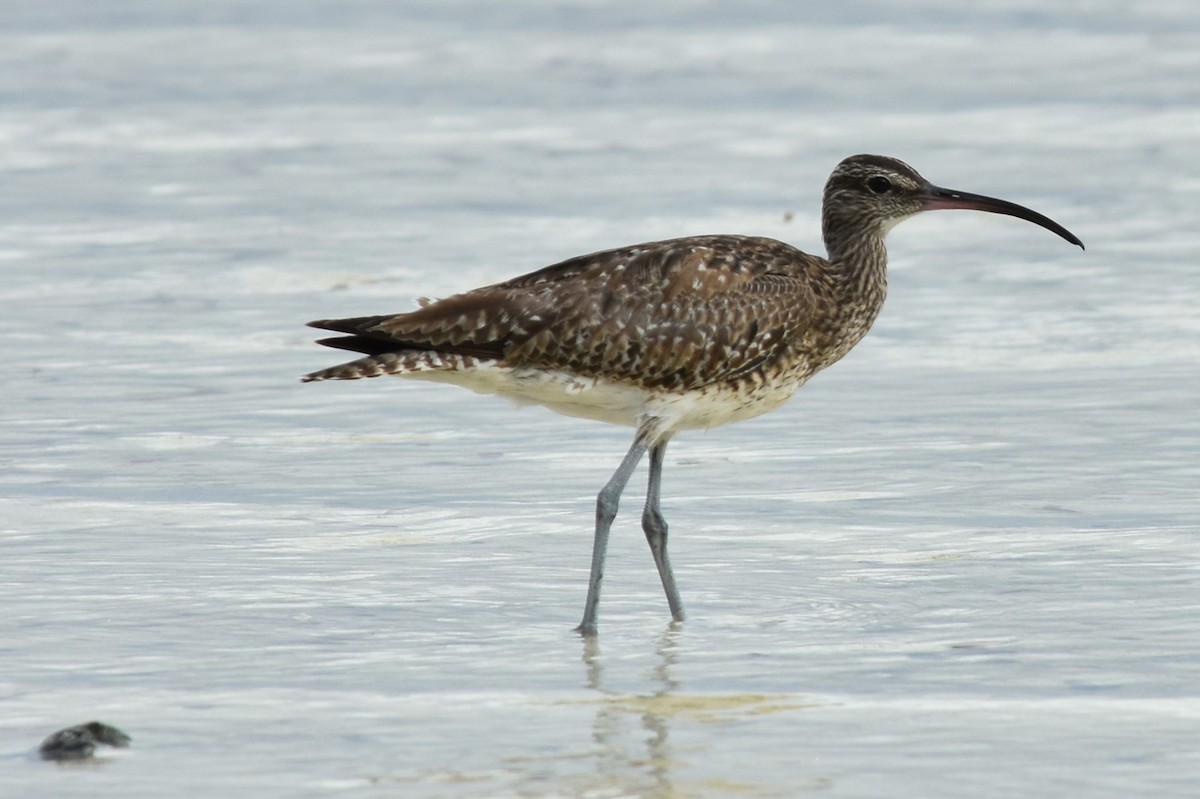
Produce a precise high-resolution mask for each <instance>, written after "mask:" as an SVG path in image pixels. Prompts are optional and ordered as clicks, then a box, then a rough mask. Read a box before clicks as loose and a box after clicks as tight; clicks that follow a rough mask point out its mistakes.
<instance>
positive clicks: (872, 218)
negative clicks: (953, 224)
mask: <svg viewBox="0 0 1200 799" xmlns="http://www.w3.org/2000/svg"><path fill="white" fill-rule="evenodd" d="M951 208H966V209H970V210H975V211H988V212H990V213H993V214H1007V215H1008V216H1015V217H1017V218H1019V219H1024V220H1026V221H1027V222H1033V223H1034V224H1035V225H1041V226H1042V227H1044V228H1046V229H1047V230H1050V231H1053V232H1054V233H1057V234H1058V235H1059V236H1062V237H1063V238H1064V239H1066V240H1067V241H1069V242H1071V243H1072V244H1076V245H1078V246H1079V247H1081V248H1082V247H1083V242H1081V241H1080V240H1079V239H1078V238H1077V237H1076V236H1075V234H1073V233H1071V231H1069V230H1067V229H1066V228H1065V227H1063V226H1062V225H1060V224H1058V223H1057V222H1055V221H1054V220H1052V219H1050V218H1048V217H1045V216H1042V215H1041V214H1039V213H1038V212H1036V211H1031V210H1030V209H1028V208H1026V207H1024V206H1021V205H1017V204H1016V203H1010V202H1008V201H1007V200H997V199H996V198H994V197H985V196H983V195H982V194H968V193H967V192H963V191H954V190H952V189H943V188H941V187H940V186H935V185H933V184H932V183H930V182H929V181H928V180H926V179H925V178H923V177H921V175H920V173H918V172H917V170H915V169H913V168H912V167H911V166H909V165H908V164H906V163H904V162H903V161H900V160H897V159H895V158H888V157H887V156H883V155H852V156H850V157H849V158H847V159H845V160H844V161H842V162H841V163H840V164H838V165H837V168H836V169H834V170H833V174H832V175H830V176H829V181H828V182H827V183H826V184H825V198H824V205H823V208H822V222H823V227H824V231H825V240H826V244H827V245H830V248H831V251H832V249H833V247H832V244H833V242H834V241H839V240H840V239H843V238H847V237H855V236H878V237H882V236H884V235H886V234H887V232H888V231H889V230H891V229H892V227H894V226H895V225H896V224H897V223H898V222H900V221H902V220H904V219H907V218H908V217H910V216H912V215H913V214H918V213H920V212H921V211H935V210H940V209H951ZM831 239H832V240H831Z"/></svg>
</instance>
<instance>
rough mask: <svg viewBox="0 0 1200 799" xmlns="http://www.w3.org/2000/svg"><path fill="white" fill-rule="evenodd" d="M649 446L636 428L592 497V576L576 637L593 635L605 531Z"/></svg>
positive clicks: (645, 435) (642, 431)
mask: <svg viewBox="0 0 1200 799" xmlns="http://www.w3.org/2000/svg"><path fill="white" fill-rule="evenodd" d="M649 446H650V435H649V427H648V426H647V425H642V426H640V427H638V431H637V435H636V436H634V438H633V446H631V447H630V448H629V452H627V453H625V459H624V460H623V461H621V465H620V466H618V467H617V470H616V471H615V472H613V476H612V477H610V478H609V479H608V482H607V483H606V484H605V485H604V488H602V489H601V490H600V494H599V496H597V497H596V539H595V541H594V542H593V543H592V573H591V576H590V577H589V578H588V592H587V600H586V601H585V602H584V604H583V621H581V622H579V626H578V627H576V628H575V632H577V633H579V634H580V635H595V634H596V612H597V611H598V609H599V606H600V581H601V580H603V579H604V555H605V552H606V551H607V550H608V531H609V529H611V528H612V523H613V519H615V518H616V516H617V506H618V504H619V502H620V500H621V492H622V491H624V490H625V484H626V483H628V482H629V477H630V475H632V474H633V470H634V469H636V468H637V465H638V461H640V460H641V459H642V456H643V455H645V454H646V449H647V448H648V447H649Z"/></svg>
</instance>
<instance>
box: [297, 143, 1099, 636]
mask: <svg viewBox="0 0 1200 799" xmlns="http://www.w3.org/2000/svg"><path fill="white" fill-rule="evenodd" d="M935 208H974V209H977V210H984V211H991V212H994V213H1001V214H1008V215H1011V216H1017V217H1020V218H1023V219H1026V220H1028V221H1031V222H1034V223H1036V224H1039V225H1041V226H1043V227H1046V228H1048V229H1050V230H1052V231H1054V232H1055V233H1058V234H1059V235H1060V236H1063V237H1064V238H1066V239H1067V240H1068V241H1071V242H1072V243H1075V244H1079V245H1080V246H1082V244H1080V242H1079V240H1078V239H1077V238H1075V237H1074V236H1073V235H1072V234H1071V233H1069V232H1068V231H1067V230H1066V229H1064V228H1062V227H1061V226H1059V225H1058V224H1057V223H1055V222H1053V221H1051V220H1049V219H1047V218H1046V217H1044V216H1041V215H1040V214H1037V213H1035V212H1033V211H1030V210H1029V209H1027V208H1023V207H1021V206H1018V205H1014V204H1012V203H1008V202H1005V201H1003V200H996V199H993V198H990V197H982V196H979V195H970V194H965V193H962V192H954V191H949V190H946V189H940V188H938V187H936V186H932V185H931V184H930V183H929V182H928V181H926V180H925V179H924V178H922V177H921V176H920V175H919V174H917V172H916V171H915V170H913V169H912V168H911V167H909V166H908V165H906V164H904V163H902V162H900V161H897V160H895V159H891V158H885V157H883V156H872V155H862V156H853V157H851V158H847V159H846V160H844V161H843V162H842V163H841V164H839V165H838V167H837V169H836V170H835V171H834V172H833V174H832V175H831V176H830V178H829V181H828V183H827V184H826V186H825V195H824V204H823V210H822V228H823V234H824V239H825V244H826V247H827V249H828V252H829V257H828V259H826V258H820V257H817V256H814V255H808V254H806V253H804V252H801V251H800V250H797V249H796V248H795V247H792V246H791V245H789V244H785V243H783V242H780V241H776V240H774V239H766V238H757V237H749V236H695V237H690V238H684V239H671V240H668V241H659V242H652V243H648V244H639V245H636V246H633V247H623V248H620V249H615V250H607V251H604V252H597V253H593V254H591V255H584V256H580V257H577V258H572V259H570V260H567V261H563V262H562V263H559V264H555V265H553V266H548V267H545V268H543V269H539V270H538V271H536V272H531V273H529V274H527V275H523V276H521V277H518V278H514V279H512V280H507V281H504V282H502V283H496V284H494V285H491V286H485V287H483V288H478V289H475V290H473V291H467V292H464V293H462V294H457V295H454V296H452V297H448V298H446V299H443V300H439V301H434V302H427V303H426V304H424V306H423V307H421V308H419V309H417V310H415V311H410V312H408V313H402V314H396V315H390V316H368V317H358V318H353V319H335V320H323V321H318V322H310V324H311V325H312V326H313V327H318V328H323V329H326V330H332V331H336V332H339V333H343V334H346V335H344V336H341V337H337V338H328V339H322V340H321V341H320V343H321V344H325V345H327V346H331V347H336V348H340V349H346V350H350V351H353V352H358V353H362V354H363V355H364V356H365V357H362V358H360V359H358V360H356V361H352V362H349V363H345V364H342V365H340V366H334V367H332V368H329V369H323V370H321V371H318V372H313V373H312V374H310V375H308V376H306V377H305V378H304V380H306V381H316V380H354V379H358V378H363V377H376V376H379V375H385V374H391V375H400V376H408V377H416V378H423V379H430V380H442V381H446V382H452V383H457V384H460V385H464V386H467V387H469V388H472V389H474V390H476V391H481V392H489V393H497V394H502V395H506V396H511V397H514V398H517V399H520V400H526V401H531V402H536V403H540V404H543V405H545V406H547V407H549V408H551V409H553V410H556V411H559V412H562V413H568V414H572V415H577V416H585V417H589V418H595V419H600V420H603V421H609V422H617V423H624V424H630V425H634V426H636V427H637V429H638V433H637V435H636V436H635V440H634V445H633V447H632V448H631V449H630V451H629V453H628V454H627V455H626V458H625V461H624V462H623V463H622V465H621V468H619V469H618V470H617V472H616V473H615V474H614V475H613V478H612V480H610V481H609V484H608V485H607V486H606V487H605V489H604V491H602V492H601V494H600V497H599V500H598V504H597V527H596V542H595V547H594V549H593V563H592V577H591V582H590V583H589V591H588V600H587V604H586V606H585V611H584V619H583V622H582V623H581V624H580V627H579V629H580V631H581V632H583V633H585V634H591V633H594V632H595V627H596V609H597V605H598V601H599V586H600V579H601V575H602V570H603V559H604V549H605V546H606V542H607V535H608V527H609V525H611V522H612V517H613V515H615V512H616V501H617V498H618V497H619V496H620V493H621V491H622V489H623V488H624V485H625V483H626V481H627V480H628V478H629V475H630V473H631V472H632V471H633V469H634V467H636V465H637V462H638V460H640V458H641V456H642V454H644V453H645V452H646V451H647V450H649V451H650V453H651V473H650V492H649V495H648V499H647V506H646V510H645V513H644V515H643V527H644V528H645V531H646V535H647V539H648V540H649V542H650V545H651V550H652V551H653V553H654V558H655V563H656V565H657V566H658V569H659V573H660V576H661V577H662V580H663V586H664V589H665V590H666V592H667V598H668V601H669V603H670V605H671V611H672V615H673V616H674V617H675V618H676V619H681V618H682V616H683V613H682V608H681V603H680V601H679V596H678V591H677V590H676V588H675V584H674V578H673V576H672V575H671V569H670V565H669V562H668V561H667V556H666V524H665V522H663V520H662V516H661V513H660V512H659V510H658V490H659V479H660V476H661V467H662V458H663V453H664V451H665V448H666V444H667V442H668V441H669V440H670V438H671V436H673V435H674V434H675V433H676V432H678V431H680V430H685V429H689V428H694V427H712V426H716V425H720V424H725V423H728V422H731V421H738V420H740V419H745V418H749V417H752V416H756V415H758V414H761V413H764V412H766V411H769V410H771V409H772V408H775V407H778V406H779V405H780V404H782V403H783V402H785V401H786V400H787V399H788V398H789V397H790V396H791V395H792V394H793V393H794V392H795V391H796V390H797V389H798V388H799V387H800V386H801V385H803V384H804V382H805V381H806V380H808V378H809V377H811V376H812V375H813V374H814V373H815V372H817V371H819V370H820V369H823V368H825V367H827V366H829V365H830V364H832V363H834V362H836V361H837V360H838V359H840V358H841V357H842V356H844V355H845V354H846V353H847V352H849V351H850V349H851V348H852V347H853V346H854V345H855V344H857V343H858V342H859V341H860V340H861V339H862V337H863V336H864V335H866V333H867V331H868V330H869V329H870V327H871V324H872V323H873V322H874V321H875V318H876V316H878V314H879V311H880V309H881V308H882V306H883V301H884V297H885V295H886V291H887V277H886V265H887V253H886V250H885V249H884V244H883V240H884V236H885V235H886V233H887V231H888V230H890V229H891V227H892V226H893V225H895V224H896V223H897V222H899V221H900V220H902V219H904V218H906V217H908V216H911V215H912V214H915V213H917V212H919V211H922V210H930V209H935Z"/></svg>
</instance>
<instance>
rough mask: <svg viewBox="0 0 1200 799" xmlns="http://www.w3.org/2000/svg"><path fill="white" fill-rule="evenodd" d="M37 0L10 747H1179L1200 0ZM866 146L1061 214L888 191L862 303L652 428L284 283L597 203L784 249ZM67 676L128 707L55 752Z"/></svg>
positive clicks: (630, 757)
mask: <svg viewBox="0 0 1200 799" xmlns="http://www.w3.org/2000/svg"><path fill="white" fill-rule="evenodd" d="M97 6H98V4H93V3H83V2H78V3H73V2H65V1H64V2H54V3H47V4H41V5H39V6H38V7H37V8H27V7H25V6H22V7H21V8H20V9H19V10H14V9H9V12H8V13H7V14H6V15H5V19H6V23H5V27H4V28H3V30H2V31H0V43H2V44H3V46H2V47H0V66H3V69H0V92H2V93H3V97H4V98H5V100H6V102H5V103H4V104H3V105H0V140H2V141H3V142H4V146H3V147H2V148H0V171H2V174H3V180H4V186H5V189H4V191H2V192H0V211H2V212H3V213H2V215H0V269H3V272H4V275H5V281H4V297H5V299H6V303H5V308H6V309H7V311H6V313H5V314H4V315H3V317H0V332H2V335H3V338H4V342H5V344H4V353H5V358H6V365H7V370H6V371H7V375H8V377H7V379H6V381H5V387H4V395H5V398H6V401H5V403H4V410H3V412H2V413H0V425H2V431H3V432H2V434H0V459H2V460H3V462H4V463H6V464H7V465H8V466H7V468H6V469H4V470H3V471H2V472H0V536H2V538H0V542H2V543H0V548H2V551H3V563H4V565H3V570H2V571H0V575H2V577H0V579H2V580H3V583H4V586H3V592H2V593H0V711H2V712H0V759H2V761H3V762H2V764H0V794H2V795H5V796H8V795H12V796H33V795H37V796H45V797H53V796H68V795H72V796H78V795H88V796H108V795H121V796H122V797H136V796H155V797H158V796H163V795H179V796H190V795H202V794H203V795H209V794H213V793H215V792H218V791H219V792H221V794H222V795H223V796H226V797H237V796H256V797H257V796H263V795H269V796H308V795H328V794H333V793H340V794H345V795H361V796H405V797H527V796H537V797H554V796H564V797H568V796H569V797H575V796H592V797H626V796H639V797H641V796H645V797H671V796H688V797H703V796H712V797H726V796H740V795H745V796H788V797H790V796H797V795H804V794H806V793H809V792H811V793H820V794H822V795H829V796H838V797H878V796H888V795H894V796H964V795H969V796H974V797H992V796H994V797H1010V796H1089V797H1093V796H1094V797H1102V796H1113V797H1128V796H1135V795H1140V796H1146V795H1153V796H1187V795H1190V793H1191V792H1192V791H1194V786H1195V784H1196V783H1197V780H1198V779H1200V746H1198V745H1197V743H1196V741H1197V736H1196V729H1197V723H1198V721H1200V694H1198V693H1197V688H1196V686H1197V685H1198V684H1200V680H1198V677H1200V655H1198V652H1197V645H1196V641H1197V640H1198V633H1200V607H1198V600H1197V596H1198V595H1197V590H1196V589H1197V587H1198V585H1197V583H1198V574H1197V563H1198V556H1200V538H1198V535H1197V534H1198V533H1200V522H1198V520H1197V516H1198V511H1200V501H1198V500H1197V485H1198V482H1200V480H1198V478H1200V467H1198V457H1197V453H1200V414H1198V413H1197V411H1196V397H1197V395H1200V371H1198V370H1197V361H1198V356H1200V321H1198V320H1200V316H1198V315H1197V312H1196V308H1197V307H1200V278H1198V277H1197V271H1196V261H1197V256H1198V254H1200V234H1197V232H1196V228H1195V218H1196V214H1197V211H1198V210H1200V172H1198V170H1197V167H1196V163H1195V153H1196V152H1197V145H1198V144H1200V142H1198V139H1200V112H1198V110H1197V109H1198V108H1200V84H1197V82H1196V81H1195V74H1196V69H1197V67H1200V55H1198V54H1200V46H1198V45H1200V12H1198V11H1196V10H1195V9H1194V8H1193V7H1192V4H1188V3H1168V2H1164V3H1157V4H1149V7H1147V8H1138V9H1131V8H1128V7H1127V6H1126V5H1124V4H1119V3H1115V2H1112V3H1107V2H1099V3H1089V4H1085V5H1081V6H1078V7H1075V8H1072V9H1070V10H1066V9H1064V10H1062V11H1059V10H1048V9H1046V8H1044V7H1043V6H1042V5H1038V4H1030V3H1024V2H1018V1H1017V0H1013V1H1012V2H995V3H989V4H987V5H986V7H980V8H974V7H972V8H967V7H964V6H961V5H960V4H951V3H944V2H924V3H915V4H913V3H910V4H906V5H905V6H904V9H903V10H899V7H897V6H892V5H889V4H885V3H871V2H864V3H856V4H847V5H844V6H843V7H842V8H841V10H837V11H833V10H826V11H819V12H811V11H808V10H806V11H804V12H803V13H801V12H800V11H799V10H798V8H799V7H797V6H794V5H793V4H785V3H777V2H776V3H771V2H762V3H753V4H742V5H741V6H739V10H738V11H737V12H736V13H734V12H733V11H732V10H731V9H729V8H726V7H724V6H720V5H712V4H701V3H690V2H676V3H668V4H660V5H658V6H654V7H653V8H651V7H649V6H644V4H634V3H621V2H618V3H608V4H604V5H603V6H601V5H590V4H582V3H572V4H558V5H553V6H549V5H546V4H541V3H532V2H530V3H506V4H503V5H493V4H485V3H475V2H456V3H441V2H439V3H430V4H427V5H426V4H419V3H404V4H399V5H387V4H375V3H367V2H361V3H342V4H338V5H337V6H336V7H326V6H325V5H322V4H316V3H313V4H301V3H282V2H264V3H257V4H254V5H253V6H252V7H243V6H242V5H241V4H234V3H219V2H218V3H213V2H208V3H190V2H182V1H181V2H178V3H171V4H163V3H160V2H157V0H156V2H154V3H150V2H146V3H141V4H139V3H133V2H130V3H121V4H117V5H107V4H106V5H104V6H103V7H97ZM860 151H875V152H884V153H887V154H891V155H896V156H898V157H901V158H904V159H905V160H907V161H909V162H910V163H912V164H913V165H914V166H916V167H917V168H918V169H920V170H921V171H922V172H923V173H924V174H925V175H926V176H927V177H929V178H930V179H931V180H933V181H935V182H937V183H941V184H943V185H949V186H952V187H955V188H961V189H963V190H968V191H976V192H981V193H986V194H991V195H996V196H1001V197H1005V198H1008V199H1011V200H1014V201H1017V202H1021V203H1023V204H1027V205H1029V206H1031V207H1034V208H1036V209H1038V210H1039V211H1042V212H1044V213H1046V214H1048V215H1050V216H1052V217H1054V218H1055V219H1056V220H1058V221H1059V222H1062V223H1063V224H1065V225H1066V226H1067V227H1069V228H1071V229H1072V230H1073V231H1074V232H1075V233H1077V234H1078V235H1079V236H1080V237H1081V238H1082V239H1083V240H1084V241H1085V242H1086V243H1087V245H1088V250H1087V252H1086V253H1082V252H1080V251H1079V250H1078V249H1076V248H1072V247H1070V246H1068V245H1066V244H1065V243H1064V242H1062V241H1061V240H1059V239H1057V238H1055V237H1053V236H1052V235H1050V234H1048V233H1047V232H1046V231H1043V230H1039V229H1038V228H1036V227H1034V226H1031V225H1027V224H1024V223H1021V222H1019V221H1017V220H1011V219H1004V218H1000V217H992V216H983V215H972V214H931V215H927V216H925V217H922V218H920V219H917V220H914V221H911V222H906V223H905V224H904V225H902V226H901V227H899V228H898V229H897V230H896V231H894V232H893V234H892V236H891V238H890V239H889V243H890V246H891V250H892V261H893V263H892V273H891V275H892V277H891V282H892V287H891V297H890V298H889V302H888V306H887V308H886V309H885V311H884V314H883V316H882V317H881V319H880V320H879V322H878V324H877V326H876V329H875V330H874V331H873V332H872V334H871V335H870V336H868V338H867V340H866V341H864V342H863V344H862V345H861V346H860V347H859V348H858V349H857V350H856V351H855V352H854V353H852V354H851V355H850V356H849V357H848V358H847V359H846V360H845V361H844V362H842V363H841V364H838V365H837V366H836V367H835V368H834V369H831V370H830V371H829V372H827V373H825V374H823V375H821V376H819V377H818V378H817V379H816V380H814V381H813V382H812V383H811V384H810V385H809V386H807V387H806V388H805V389H804V391H803V392H802V395H801V396H799V397H797V398H796V399H795V400H794V401H793V402H792V403H791V404H789V405H788V406H787V407H786V408H784V409H783V410H780V411H778V412H776V413H774V414H771V415H769V416H766V417H763V418H761V419H758V420H755V421H752V422H748V423H745V424H741V425H737V426H735V427H731V428H725V429H721V430H715V431H711V432H709V433H692V434H685V435H683V436H681V437H680V438H679V439H678V440H677V441H676V442H675V443H673V444H672V448H671V450H670V452H669V454H668V461H667V467H666V476H665V501H664V510H665V512H666V515H667V517H668V520H669V521H670V522H671V524H672V536H673V538H672V547H673V557H674V561H675V566H676V572H677V575H678V577H679V581H680V585H681V589H682V591H683V595H684V602H685V606H686V607H687V610H688V612H689V619H688V621H687V622H686V623H685V624H683V625H681V626H679V625H671V624H669V623H668V621H667V619H668V616H667V613H666V608H665V602H664V601H663V599H662V596H661V589H660V588H659V586H658V583H657V578H656V576H655V574H654V570H653V566H652V564H651V562H650V558H649V556H648V553H647V552H646V551H645V544H644V543H643V542H642V536H641V532H640V530H639V529H638V526H637V519H638V515H639V514H638V513H637V510H638V507H639V505H640V502H641V498H642V497H641V486H640V485H639V482H640V480H641V479H643V478H642V476H640V475H639V476H638V477H637V478H635V481H634V483H632V484H631V487H630V490H629V492H628V494H627V497H626V503H625V513H624V515H622V516H621V517H619V519H618V522H617V526H616V528H615V531H614V536H613V542H612V547H611V552H610V562H609V569H608V573H607V575H606V585H605V596H604V601H603V602H602V604H601V622H600V623H601V635H600V638H599V641H598V642H597V643H596V644H595V645H588V644H585V643H584V642H582V641H581V640H580V639H579V638H578V637H577V636H575V635H573V634H572V633H571V632H570V630H571V627H572V626H573V625H574V624H575V623H576V622H577V621H578V616H579V613H580V611H581V610H582V602H583V596H584V590H585V587H586V585H585V584H586V576H587V567H588V553H589V549H590V546H591V534H590V529H589V528H590V524H591V514H592V503H593V501H594V496H595V493H596V491H597V490H598V489H599V488H600V486H601V485H602V484H603V483H604V481H605V480H606V479H607V477H608V475H609V474H610V473H611V471H612V470H613V469H614V468H615V467H616V464H617V462H618V461H619V460H620V457H621V455H622V454H623V452H624V451H625V449H626V447H627V446H628V439H629V437H630V433H629V431H626V430H620V429H614V428H608V427H604V426H601V425H596V424H591V423H586V422H581V421H578V420H572V419H566V418H561V417H557V416H553V415H551V414H549V413H546V412H544V411H542V410H540V409H524V410H520V411H513V410H512V409H511V408H510V406H509V405H508V404H507V403H505V402H503V401H498V400H495V399H492V398H484V397H478V396H475V395H472V394H470V393H468V392H464V391H459V390H455V389H454V388H451V387H445V386H437V385H428V384H409V383H404V382H402V381H390V382H388V381H374V382H371V383H358V384H355V383H349V384H322V385H306V386H302V385H300V384H299V383H298V382H297V380H296V379H297V377H298V376H299V375H300V374H303V373H304V372H307V371H310V370H312V369H315V368H319V367H321V366H325V365H328V364H331V363H333V362H335V361H336V359H337V357H338V356H337V353H335V352H332V351H321V350H320V349H319V348H317V347H315V346H313V345H312V344H311V338H312V335H311V331H309V330H307V329H305V328H304V327H303V326H302V325H303V322H305V321H306V320H308V319H312V318H318V317H336V316H349V315H359V314H368V313H383V312H391V311H400V310H404V309H407V308H410V307H412V302H413V300H414V298H416V297H419V296H423V295H429V296H438V295H442V294H446V293H449V292H452V291H455V290H459V289H464V288H469V287H472V286H474V285H478V284H480V283H484V282H488V281H492V280H498V279H501V278H504V277H507V276H510V275H513V274H517V273H520V272H523V271H528V270H531V269H533V268H536V267H539V266H541V265H544V264H546V263H551V262H553V261H555V260H559V259H561V258H564V257H567V256H570V255H574V254H577V253H580V252H586V251H589V250H594V249H599V248H602V247H607V246H614V245H619V244H627V243H632V242H635V241H639V240H650V239H655V238H662V237H667V236H675V235H685V234H690V233H711V232H740V233H752V234H760V235H770V236H775V237H779V238H784V239H786V240H788V241H791V242H794V243H796V244H797V245H799V246H801V247H804V248H807V249H819V242H818V235H817V229H818V211H819V208H818V203H819V191H820V187H821V185H822V183H823V181H824V179H825V177H826V175H827V174H828V172H829V170H830V169H831V168H832V166H833V165H834V164H835V163H836V162H837V161H838V160H840V158H842V157H843V156H845V155H848V154H851V153H854V152H860ZM93 718H98V719H100V720H102V721H105V722H107V723H110V724H114V725H116V726H118V727H120V728H122V729H123V730H125V731H126V732H128V733H129V734H130V735H131V736H132V738H133V747H132V748H131V749H129V750H123V751H120V752H112V753H111V754H110V753H108V752H104V753H103V754H104V757H105V758H106V759H104V760H102V761H100V762H97V763H95V764H92V765H90V766H84V767H78V766H76V767H65V766H56V765H53V764H49V763H43V762H41V761H39V760H38V759H37V758H36V756H35V754H34V750H35V748H36V746H37V744H38V743H39V742H40V741H41V739H42V738H43V737H45V736H46V735H48V734H50V733H51V732H53V731H54V730H56V729H59V728H61V727H64V726H68V725H71V724H76V723H80V722H83V721H88V720H90V719H93Z"/></svg>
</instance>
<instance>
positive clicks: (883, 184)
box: [867, 175, 892, 194]
mask: <svg viewBox="0 0 1200 799" xmlns="http://www.w3.org/2000/svg"><path fill="white" fill-rule="evenodd" d="M867 188H868V189H870V190H871V191H872V192H874V193H875V194H887V193H888V192H889V191H891V190H892V182H891V181H890V180H888V179H887V178H885V177H883V176H882V175H876V176H875V177H873V178H869V179H868V180H867Z"/></svg>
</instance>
